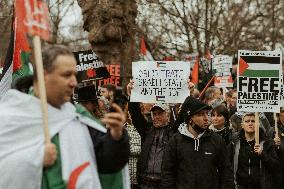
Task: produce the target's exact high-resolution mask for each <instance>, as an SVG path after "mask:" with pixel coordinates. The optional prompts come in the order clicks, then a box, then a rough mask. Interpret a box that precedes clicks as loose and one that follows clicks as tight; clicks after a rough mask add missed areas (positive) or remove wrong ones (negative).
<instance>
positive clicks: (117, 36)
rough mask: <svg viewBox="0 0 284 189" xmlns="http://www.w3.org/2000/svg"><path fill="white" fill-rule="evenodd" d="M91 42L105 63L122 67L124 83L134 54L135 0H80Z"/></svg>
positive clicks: (128, 74) (85, 26)
mask: <svg viewBox="0 0 284 189" xmlns="http://www.w3.org/2000/svg"><path fill="white" fill-rule="evenodd" d="M78 4H79V6H80V7H81V8H82V13H83V17H84V29H85V30H87V31H89V42H90V43H91V45H92V48H93V50H94V51H95V52H96V53H97V54H98V56H99V57H100V58H101V60H102V61H103V62H104V63H105V64H120V67H121V77H122V84H125V82H126V79H128V78H129V77H130V76H131V62H132V60H133V58H134V57H135V56H136V55H135V52H136V51H135V50H134V49H135V33H136V24H135V18H136V15H137V5H136V1H135V0H127V1H125V0H78Z"/></svg>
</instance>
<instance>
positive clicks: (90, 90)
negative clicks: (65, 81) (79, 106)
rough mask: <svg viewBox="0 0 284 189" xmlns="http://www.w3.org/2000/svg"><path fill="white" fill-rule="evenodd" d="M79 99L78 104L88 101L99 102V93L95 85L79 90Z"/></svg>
mask: <svg viewBox="0 0 284 189" xmlns="http://www.w3.org/2000/svg"><path fill="white" fill-rule="evenodd" d="M77 93H78V97H77V101H78V102H86V101H97V100H98V98H97V94H96V93H97V91H96V87H95V86H94V85H88V86H85V87H81V88H79V89H78V90H77Z"/></svg>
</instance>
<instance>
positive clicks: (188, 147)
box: [161, 123, 233, 189]
mask: <svg viewBox="0 0 284 189" xmlns="http://www.w3.org/2000/svg"><path fill="white" fill-rule="evenodd" d="M178 130H179V133H177V134H175V135H174V136H173V137H172V138H171V139H170V141H169V144H168V146H167V148H166V151H165V154H164V159H163V164H162V184H161V185H162V188H166V189H188V188H190V189H230V188H232V186H233V171H232V168H231V165H230V162H229V157H228V153H227V150H226V145H225V142H224V140H223V139H222V137H221V136H219V135H218V134H216V133H214V132H213V131H210V130H206V131H205V132H203V133H202V134H200V135H199V136H198V137H197V138H194V137H193V135H192V134H191V133H190V132H189V131H188V129H187V125H186V124H185V123H183V124H181V125H180V127H179V129H178Z"/></svg>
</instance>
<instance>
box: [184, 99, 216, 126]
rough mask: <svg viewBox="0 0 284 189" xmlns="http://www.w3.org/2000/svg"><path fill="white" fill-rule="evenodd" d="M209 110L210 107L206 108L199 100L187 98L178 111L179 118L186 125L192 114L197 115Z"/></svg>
mask: <svg viewBox="0 0 284 189" xmlns="http://www.w3.org/2000/svg"><path fill="white" fill-rule="evenodd" d="M211 109H212V108H211V106H208V105H207V104H205V103H203V102H201V101H200V100H198V99H196V98H194V97H191V96H188V97H187V98H186V99H185V101H184V102H183V104H182V107H181V110H180V118H181V119H182V121H183V122H186V123H187V122H188V121H189V118H190V117H191V116H193V115H194V114H197V113H198V112H200V111H201V110H211Z"/></svg>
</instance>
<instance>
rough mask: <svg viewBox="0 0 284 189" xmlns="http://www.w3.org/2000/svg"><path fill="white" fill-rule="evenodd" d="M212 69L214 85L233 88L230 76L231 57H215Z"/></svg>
mask: <svg viewBox="0 0 284 189" xmlns="http://www.w3.org/2000/svg"><path fill="white" fill-rule="evenodd" d="M212 61H213V63H212V68H213V70H214V75H215V80H214V84H215V86H217V87H220V88H222V87H233V79H232V74H231V69H232V66H233V65H232V62H233V57H230V56H227V55H216V56H214V58H213V59H212Z"/></svg>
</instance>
